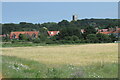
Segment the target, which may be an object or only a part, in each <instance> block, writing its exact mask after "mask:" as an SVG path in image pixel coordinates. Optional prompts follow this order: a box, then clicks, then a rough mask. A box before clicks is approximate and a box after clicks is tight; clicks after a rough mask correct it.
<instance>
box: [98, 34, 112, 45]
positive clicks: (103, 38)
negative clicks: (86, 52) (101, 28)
mask: <svg viewBox="0 0 120 80" xmlns="http://www.w3.org/2000/svg"><path fill="white" fill-rule="evenodd" d="M96 36H97V37H98V40H99V42H100V43H108V42H112V40H111V38H110V37H109V35H106V34H101V33H98V34H97V35H96Z"/></svg>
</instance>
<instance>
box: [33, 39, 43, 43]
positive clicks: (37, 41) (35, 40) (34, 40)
mask: <svg viewBox="0 0 120 80" xmlns="http://www.w3.org/2000/svg"><path fill="white" fill-rule="evenodd" d="M32 42H33V43H40V42H41V41H40V39H38V38H37V39H33V40H32Z"/></svg>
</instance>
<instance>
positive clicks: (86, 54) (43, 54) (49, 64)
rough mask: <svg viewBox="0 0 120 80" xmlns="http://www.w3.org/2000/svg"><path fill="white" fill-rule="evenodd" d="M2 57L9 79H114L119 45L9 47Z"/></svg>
mask: <svg viewBox="0 0 120 80" xmlns="http://www.w3.org/2000/svg"><path fill="white" fill-rule="evenodd" d="M2 58H3V66H4V67H3V73H2V74H3V75H2V76H3V77H6V78H10V77H15V78H16V77H17V78H30V77H32V78H65V77H67V78H71V77H72V78H73V77H75V78H76V77H80V78H81V77H82V78H83V77H85V78H86V77H87V78H88V77H90V78H98V77H101V78H111V77H117V72H118V70H117V68H118V66H117V64H118V44H117V43H105V44H80V45H54V46H34V47H8V48H7V47H6V48H2ZM37 71H39V72H37ZM11 72H14V73H11ZM108 72H109V74H108ZM16 75H17V76H16Z"/></svg>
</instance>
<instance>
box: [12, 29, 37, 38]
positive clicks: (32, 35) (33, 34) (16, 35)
mask: <svg viewBox="0 0 120 80" xmlns="http://www.w3.org/2000/svg"><path fill="white" fill-rule="evenodd" d="M20 34H25V35H26V36H29V37H30V38H38V34H39V32H38V31H17V32H11V33H10V39H19V36H20Z"/></svg>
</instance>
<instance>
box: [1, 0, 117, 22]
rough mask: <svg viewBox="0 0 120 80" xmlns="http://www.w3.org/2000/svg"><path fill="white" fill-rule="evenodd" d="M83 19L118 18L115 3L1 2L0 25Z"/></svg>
mask: <svg viewBox="0 0 120 80" xmlns="http://www.w3.org/2000/svg"><path fill="white" fill-rule="evenodd" d="M73 14H76V15H78V19H85V18H104V19H105V18H112V19H115V18H118V3H117V2H3V3H2V23H19V22H30V23H45V22H60V21H61V20H68V21H71V20H72V15H73Z"/></svg>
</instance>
